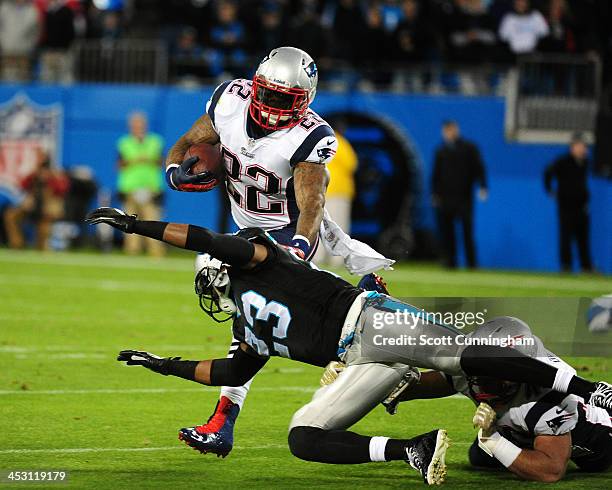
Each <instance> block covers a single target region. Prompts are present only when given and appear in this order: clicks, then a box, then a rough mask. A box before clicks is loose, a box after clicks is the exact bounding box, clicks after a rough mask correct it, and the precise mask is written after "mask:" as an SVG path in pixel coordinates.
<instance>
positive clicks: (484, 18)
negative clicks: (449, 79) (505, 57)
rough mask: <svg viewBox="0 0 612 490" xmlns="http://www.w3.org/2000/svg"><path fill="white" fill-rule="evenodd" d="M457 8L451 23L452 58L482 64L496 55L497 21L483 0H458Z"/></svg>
mask: <svg viewBox="0 0 612 490" xmlns="http://www.w3.org/2000/svg"><path fill="white" fill-rule="evenodd" d="M455 4H456V9H455V10H454V11H453V15H452V16H451V17H452V18H450V19H449V21H450V22H449V25H448V45H449V51H450V53H449V54H450V59H451V60H452V61H456V62H459V63H467V64H480V63H483V62H486V61H492V60H493V59H494V57H495V52H494V51H495V46H496V45H497V37H496V35H495V21H494V20H493V18H492V17H491V16H490V15H489V14H488V12H487V9H486V6H485V4H484V2H483V0H455Z"/></svg>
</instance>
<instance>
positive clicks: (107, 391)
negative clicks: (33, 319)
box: [0, 386, 317, 396]
mask: <svg viewBox="0 0 612 490" xmlns="http://www.w3.org/2000/svg"><path fill="white" fill-rule="evenodd" d="M254 390H255V392H258V391H261V392H274V391H293V392H297V393H314V392H315V391H316V390H317V387H316V386H312V387H308V386H261V387H257V388H254ZM202 391H215V392H216V391H219V388H218V387H216V386H202V387H200V388H92V389H83V390H0V396H12V395H98V394H104V395H115V394H117V395H129V394H133V393H140V394H160V393H201V392H202Z"/></svg>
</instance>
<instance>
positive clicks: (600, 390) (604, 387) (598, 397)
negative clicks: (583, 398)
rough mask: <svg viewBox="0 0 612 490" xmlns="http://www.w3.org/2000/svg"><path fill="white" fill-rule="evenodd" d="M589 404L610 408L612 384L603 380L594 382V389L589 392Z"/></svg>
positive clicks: (611, 405) (611, 404)
mask: <svg viewBox="0 0 612 490" xmlns="http://www.w3.org/2000/svg"><path fill="white" fill-rule="evenodd" d="M589 405H593V406H595V407H599V408H604V409H606V410H608V411H609V410H612V385H611V384H610V383H606V382H605V381H599V382H597V383H595V391H594V392H593V393H591V397H590V398H589Z"/></svg>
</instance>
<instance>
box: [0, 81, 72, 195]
mask: <svg viewBox="0 0 612 490" xmlns="http://www.w3.org/2000/svg"><path fill="white" fill-rule="evenodd" d="M62 123H63V111H62V106H61V105H60V104H52V105H46V106H45V105H40V104H36V103H35V102H33V101H32V100H30V99H29V98H28V97H27V96H26V95H25V94H21V93H20V94H17V95H15V96H14V97H13V98H12V99H10V100H9V101H7V102H5V103H3V104H0V193H4V194H5V195H8V196H11V195H18V194H19V193H20V182H21V181H22V180H23V179H24V178H25V177H26V176H27V175H28V174H29V173H31V172H32V171H33V170H34V168H35V167H36V162H37V159H38V158H39V152H41V151H42V152H45V153H46V154H47V155H48V156H49V159H50V161H51V165H54V166H57V165H60V164H61V138H62Z"/></svg>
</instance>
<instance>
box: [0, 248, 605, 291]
mask: <svg viewBox="0 0 612 490" xmlns="http://www.w3.org/2000/svg"><path fill="white" fill-rule="evenodd" d="M194 257H195V254H194ZM2 262H4V263H17V264H32V265H64V266H74V267H91V268H103V269H104V268H112V269H140V270H158V271H161V270H165V271H183V272H191V270H192V267H193V265H192V264H193V262H192V260H191V259H190V258H188V257H185V258H177V257H166V258H164V259H163V260H154V259H149V258H146V257H126V256H121V255H103V254H86V253H76V254H70V253H40V252H32V251H26V252H23V251H21V252H16V251H11V250H0V263H2ZM534 274H535V273H524V274H521V273H520V272H519V273H504V271H501V272H495V273H492V274H487V273H486V272H484V273H483V272H476V273H462V272H458V273H448V272H446V271H438V270H432V271H422V270H414V271H412V270H409V269H408V270H398V271H395V272H390V273H388V275H387V279H388V281H389V282H390V283H391V284H393V283H395V282H397V283H404V284H413V283H417V282H420V281H424V282H426V283H429V284H441V285H459V286H460V285H467V284H469V285H470V286H481V287H494V288H499V287H504V288H515V289H523V290H524V289H542V288H544V289H546V288H548V289H551V290H557V291H559V290H562V291H574V292H576V293H580V292H581V291H584V292H586V291H593V290H607V289H612V281H610V280H607V279H606V278H601V279H582V278H572V277H558V276H556V275H554V274H546V273H543V274H542V275H540V276H535V275H534ZM116 282H118V281H112V282H110V281H109V282H108V283H107V284H106V289H109V290H112V289H113V287H117V288H122V287H124V286H122V285H119V286H117V285H116V284H115V283H116ZM121 284H124V283H123V281H121Z"/></svg>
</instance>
